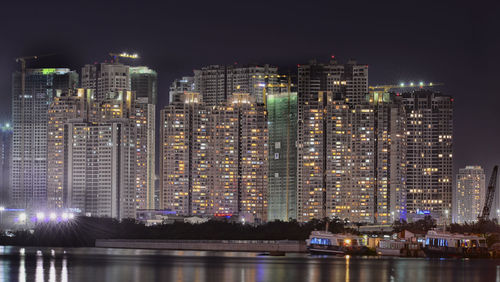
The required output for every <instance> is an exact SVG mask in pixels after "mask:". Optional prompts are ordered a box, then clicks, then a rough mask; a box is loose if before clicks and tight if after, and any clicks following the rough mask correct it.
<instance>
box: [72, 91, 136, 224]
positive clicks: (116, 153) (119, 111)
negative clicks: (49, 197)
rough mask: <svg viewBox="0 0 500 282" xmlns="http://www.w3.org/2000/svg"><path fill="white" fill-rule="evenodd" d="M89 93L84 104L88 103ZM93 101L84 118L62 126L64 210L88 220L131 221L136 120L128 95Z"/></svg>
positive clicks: (132, 97)
mask: <svg viewBox="0 0 500 282" xmlns="http://www.w3.org/2000/svg"><path fill="white" fill-rule="evenodd" d="M91 93H92V92H89V93H87V94H88V95H90V96H87V97H89V98H88V99H87V100H88V101H89V100H92V99H93V95H92V94H91ZM115 95H116V96H115V97H113V98H107V99H105V100H104V101H102V102H97V103H93V102H90V103H91V105H92V110H91V111H90V113H91V114H89V116H87V117H85V118H84V119H69V120H67V122H66V123H65V125H64V141H63V143H64V144H65V151H64V158H65V161H64V170H65V177H64V185H63V191H65V193H66V202H67V204H66V206H67V207H68V208H74V209H78V210H80V211H81V212H82V213H84V214H86V215H88V216H98V217H112V218H117V219H122V218H134V217H135V209H136V185H137V182H136V181H137V179H136V172H137V167H138V160H140V159H138V157H137V146H138V144H137V143H138V142H137V127H138V126H137V120H136V119H133V115H134V114H135V104H134V101H135V98H134V95H133V93H132V92H131V91H119V92H118V93H116V94H115Z"/></svg>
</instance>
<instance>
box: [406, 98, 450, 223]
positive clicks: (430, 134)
mask: <svg viewBox="0 0 500 282" xmlns="http://www.w3.org/2000/svg"><path fill="white" fill-rule="evenodd" d="M402 97H403V102H404V105H405V107H406V127H407V132H406V134H407V135H406V139H407V146H408V149H407V150H408V151H407V160H408V162H407V182H406V185H407V201H406V204H407V210H408V215H409V217H410V218H411V217H413V216H416V215H418V214H431V215H432V216H434V217H437V218H440V219H445V218H446V217H449V216H451V203H452V173H453V99H452V98H451V97H450V96H447V95H443V94H440V93H436V92H431V91H424V90H422V91H415V92H411V93H404V94H403V96H402Z"/></svg>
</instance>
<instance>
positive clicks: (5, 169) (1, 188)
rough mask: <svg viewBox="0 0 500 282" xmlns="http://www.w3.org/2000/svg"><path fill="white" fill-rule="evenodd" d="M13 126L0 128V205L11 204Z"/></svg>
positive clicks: (6, 124) (4, 125)
mask: <svg viewBox="0 0 500 282" xmlns="http://www.w3.org/2000/svg"><path fill="white" fill-rule="evenodd" d="M11 143H12V126H11V124H10V123H8V122H7V123H5V124H2V125H1V126H0V205H2V206H4V207H5V206H6V205H8V204H10V192H11V191H10V189H9V188H10V168H11V162H12V160H11V154H12V151H11Z"/></svg>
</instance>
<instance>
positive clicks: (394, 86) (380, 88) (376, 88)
mask: <svg viewBox="0 0 500 282" xmlns="http://www.w3.org/2000/svg"><path fill="white" fill-rule="evenodd" d="M441 85H443V83H432V82H429V83H425V82H419V83H413V82H410V83H400V84H389V85H373V86H368V88H369V89H370V93H373V92H384V93H385V92H388V91H389V90H391V89H405V88H425V87H434V86H441Z"/></svg>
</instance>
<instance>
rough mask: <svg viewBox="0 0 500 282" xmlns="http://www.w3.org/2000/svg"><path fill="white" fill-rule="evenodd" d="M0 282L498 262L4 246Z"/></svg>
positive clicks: (421, 268) (296, 275)
mask: <svg viewBox="0 0 500 282" xmlns="http://www.w3.org/2000/svg"><path fill="white" fill-rule="evenodd" d="M0 281H90V282H93V281H200V282H202V281H215V282H233V281H286V282H295V281H468V282H472V281H478V282H479V281H480V282H486V281H498V282H500V260H479V259H477V260H475V259H470V260H467V259H424V258H388V257H387V258H386V257H384V258H376V257H364V258H363V257H323V256H310V255H307V254H287V255H286V256H282V257H270V256H264V255H259V254H256V253H234V252H199V251H156V250H135V249H99V248H76V249H59V248H55V249H51V248H32V247H29V248H19V247H3V246H0Z"/></svg>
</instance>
